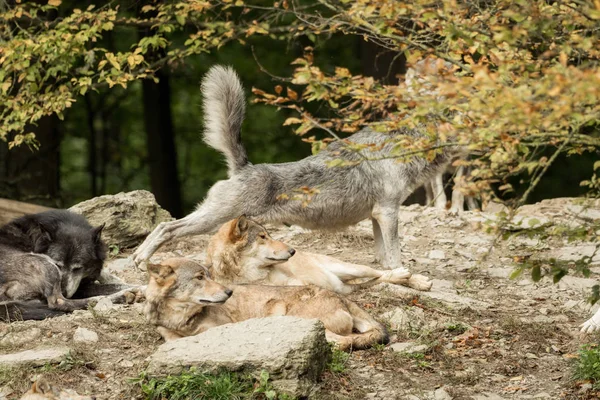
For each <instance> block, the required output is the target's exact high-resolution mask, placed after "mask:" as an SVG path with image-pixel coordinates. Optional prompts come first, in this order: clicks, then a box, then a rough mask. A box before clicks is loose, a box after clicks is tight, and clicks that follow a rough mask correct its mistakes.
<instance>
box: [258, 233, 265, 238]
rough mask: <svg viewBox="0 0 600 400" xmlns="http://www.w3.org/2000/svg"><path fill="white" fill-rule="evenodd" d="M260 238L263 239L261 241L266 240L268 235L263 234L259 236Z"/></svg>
mask: <svg viewBox="0 0 600 400" xmlns="http://www.w3.org/2000/svg"><path fill="white" fill-rule="evenodd" d="M258 237H259V238H261V239H266V238H267V235H266V234H264V233H261V234H260V235H258Z"/></svg>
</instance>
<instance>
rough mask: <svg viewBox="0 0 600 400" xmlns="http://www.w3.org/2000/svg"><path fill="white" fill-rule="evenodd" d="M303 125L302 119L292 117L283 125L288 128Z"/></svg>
mask: <svg viewBox="0 0 600 400" xmlns="http://www.w3.org/2000/svg"><path fill="white" fill-rule="evenodd" d="M301 123H302V120H301V119H299V118H294V117H291V118H288V119H286V120H285V122H284V123H283V125H284V126H287V125H293V124H301Z"/></svg>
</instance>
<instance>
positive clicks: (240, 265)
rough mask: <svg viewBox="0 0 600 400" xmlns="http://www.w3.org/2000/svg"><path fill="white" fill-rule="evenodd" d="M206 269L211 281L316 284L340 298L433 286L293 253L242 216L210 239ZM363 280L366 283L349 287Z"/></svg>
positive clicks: (403, 274) (418, 278)
mask: <svg viewBox="0 0 600 400" xmlns="http://www.w3.org/2000/svg"><path fill="white" fill-rule="evenodd" d="M206 265H207V266H208V267H209V268H210V270H211V274H212V276H213V278H214V279H215V280H216V281H218V282H222V283H225V284H228V283H260V284H264V285H278V286H300V285H315V286H319V287H321V288H324V289H327V290H331V291H334V292H336V293H342V294H348V293H351V292H353V291H354V290H356V289H362V288H366V287H369V286H373V285H376V284H378V283H382V282H387V283H393V284H396V285H406V286H410V287H412V288H414V289H417V290H429V289H431V284H432V282H431V280H430V279H429V278H427V277H426V276H423V275H417V274H415V275H411V273H410V272H409V271H408V270H407V269H404V268H396V269H392V270H386V271H379V270H376V269H373V268H370V267H367V266H365V265H358V264H352V263H347V262H343V261H340V260H337V259H335V258H333V257H328V256H324V255H320V254H313V253H306V252H300V251H296V250H294V249H293V248H291V247H290V246H288V245H286V244H285V243H283V242H280V241H278V240H274V239H273V238H272V237H271V236H270V235H269V233H268V232H267V230H266V229H265V228H264V227H263V226H262V225H260V224H259V223H257V222H255V221H253V220H251V219H249V218H246V217H245V216H243V215H242V216H241V217H239V218H237V219H234V220H231V221H229V222H226V223H225V224H224V225H223V226H222V227H221V228H220V229H219V231H218V232H217V233H216V234H215V235H214V236H213V237H212V238H211V240H210V243H209V245H208V248H207V250H206ZM365 278H368V279H369V280H368V281H366V282H363V283H356V284H351V283H348V281H351V280H354V279H365Z"/></svg>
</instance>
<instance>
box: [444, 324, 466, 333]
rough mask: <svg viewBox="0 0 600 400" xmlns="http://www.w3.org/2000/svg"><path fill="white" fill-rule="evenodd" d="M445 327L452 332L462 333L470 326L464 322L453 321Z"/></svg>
mask: <svg viewBox="0 0 600 400" xmlns="http://www.w3.org/2000/svg"><path fill="white" fill-rule="evenodd" d="M445 329H446V331H448V332H450V333H452V334H455V335H460V334H463V333H465V332H466V331H467V329H469V327H468V326H467V325H465V324H463V323H462V322H451V323H449V324H447V325H446V327H445Z"/></svg>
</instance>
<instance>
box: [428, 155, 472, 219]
mask: <svg viewBox="0 0 600 400" xmlns="http://www.w3.org/2000/svg"><path fill="white" fill-rule="evenodd" d="M445 172H451V173H453V174H454V177H453V180H454V187H453V188H452V200H451V204H450V210H449V211H450V212H451V213H452V214H458V213H461V212H463V211H464V209H465V200H466V202H467V208H468V209H469V211H475V210H479V205H478V204H477V200H475V198H474V197H472V196H466V197H465V195H464V194H463V193H462V192H461V191H460V186H461V179H462V177H463V176H465V175H468V174H469V173H470V169H469V167H466V166H464V165H461V166H459V167H458V168H456V170H455V171H453V168H451V167H450V166H449V167H448V169H447V170H446V171H442V172H440V173H438V174H436V176H435V177H433V179H431V180H430V181H429V182H427V183H425V185H423V186H424V188H425V202H426V204H427V205H433V206H434V207H435V208H437V209H440V210H445V209H446V204H447V202H448V198H447V197H446V192H445V189H444V173H445Z"/></svg>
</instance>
